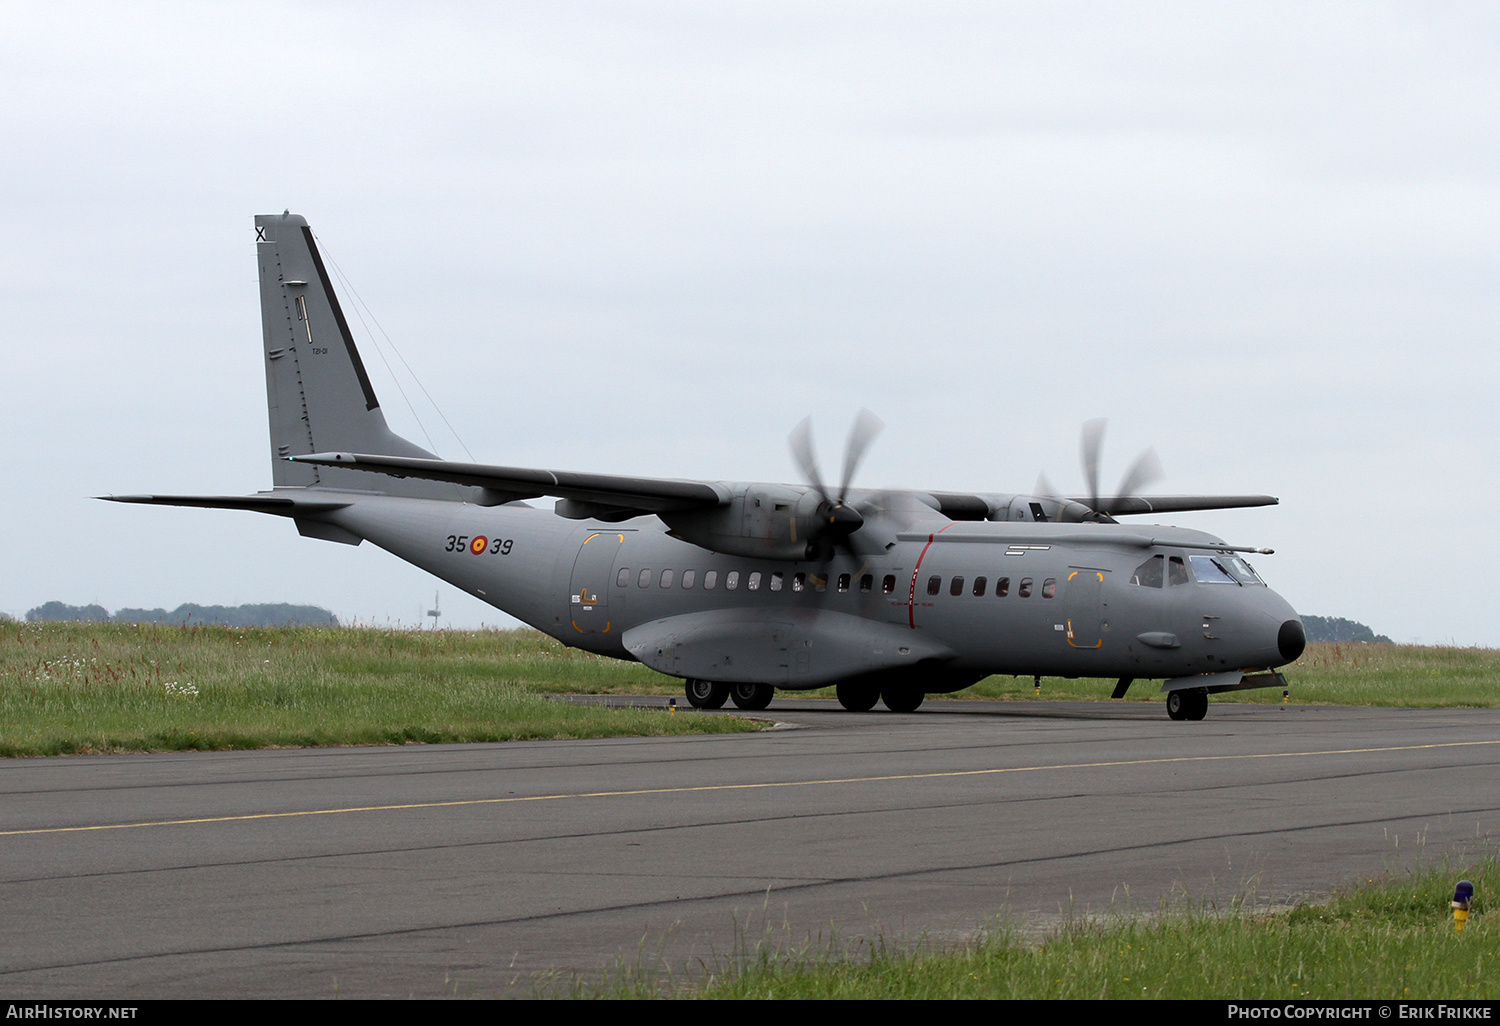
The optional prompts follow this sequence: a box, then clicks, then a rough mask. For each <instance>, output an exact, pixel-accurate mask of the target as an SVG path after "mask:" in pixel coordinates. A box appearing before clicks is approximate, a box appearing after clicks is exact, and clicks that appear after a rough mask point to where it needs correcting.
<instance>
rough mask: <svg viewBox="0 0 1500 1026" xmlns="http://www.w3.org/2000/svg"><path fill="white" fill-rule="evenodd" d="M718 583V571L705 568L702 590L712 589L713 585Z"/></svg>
mask: <svg viewBox="0 0 1500 1026" xmlns="http://www.w3.org/2000/svg"><path fill="white" fill-rule="evenodd" d="M718 583H719V571H717V570H705V571H704V573H703V590H704V591H713V590H714V585H716V584H718Z"/></svg>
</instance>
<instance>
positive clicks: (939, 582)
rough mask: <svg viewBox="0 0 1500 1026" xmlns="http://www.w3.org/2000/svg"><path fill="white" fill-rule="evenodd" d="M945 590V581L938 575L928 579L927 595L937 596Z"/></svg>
mask: <svg viewBox="0 0 1500 1026" xmlns="http://www.w3.org/2000/svg"><path fill="white" fill-rule="evenodd" d="M942 590H943V579H942V578H941V577H939V576H937V575H933V576H932V577H929V578H927V594H929V595H936V594H937V593H938V592H940V591H942Z"/></svg>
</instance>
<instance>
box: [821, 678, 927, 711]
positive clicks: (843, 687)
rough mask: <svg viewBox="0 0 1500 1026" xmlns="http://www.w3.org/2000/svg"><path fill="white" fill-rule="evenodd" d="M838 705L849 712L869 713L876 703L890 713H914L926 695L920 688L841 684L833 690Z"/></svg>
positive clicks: (892, 685)
mask: <svg viewBox="0 0 1500 1026" xmlns="http://www.w3.org/2000/svg"><path fill="white" fill-rule="evenodd" d="M834 692H835V693H836V694H837V695H838V698H839V705H841V706H843V707H844V708H845V709H848V710H849V711H850V712H869V711H870V710H871V709H873V708H875V703H876V702H884V703H885V707H886V708H887V709H889V710H890V711H891V712H916V711H917V707H918V706H920V705H921V704H922V699H924V698H926V697H927V696H926V694H925V693H924V692H923V691H922V689H921V688H920V687H915V686H912V685H909V684H908V685H902V684H891V685H887V686H886V687H883V688H877V687H873V686H871V685H869V684H851V683H843V684H839V685H838V686H836V687H835V688H834Z"/></svg>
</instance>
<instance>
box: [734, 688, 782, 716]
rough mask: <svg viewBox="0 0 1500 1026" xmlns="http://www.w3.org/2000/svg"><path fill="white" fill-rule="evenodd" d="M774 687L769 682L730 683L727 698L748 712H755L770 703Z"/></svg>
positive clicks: (774, 690) (774, 691)
mask: <svg viewBox="0 0 1500 1026" xmlns="http://www.w3.org/2000/svg"><path fill="white" fill-rule="evenodd" d="M775 693H776V689H775V688H773V687H771V685H769V684H731V685H729V698H730V701H732V702H734V704H735V705H737V706H739V707H740V708H741V709H744V710H746V711H748V712H756V711H758V710H760V709H764V708H765V707H766V706H768V705H770V704H771V696H772V695H774V694H775Z"/></svg>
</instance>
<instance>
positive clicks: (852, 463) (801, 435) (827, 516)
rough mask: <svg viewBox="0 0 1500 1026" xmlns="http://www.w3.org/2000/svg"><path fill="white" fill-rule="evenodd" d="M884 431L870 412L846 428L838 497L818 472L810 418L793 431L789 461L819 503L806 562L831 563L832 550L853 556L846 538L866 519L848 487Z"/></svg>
mask: <svg viewBox="0 0 1500 1026" xmlns="http://www.w3.org/2000/svg"><path fill="white" fill-rule="evenodd" d="M884 427H885V424H884V423H883V422H882V421H881V419H880V418H879V417H877V416H875V414H873V413H871V412H870V411H869V410H865V409H862V410H860V411H859V413H858V414H857V415H856V416H855V418H854V423H853V424H852V425H851V426H850V428H849V441H848V442H847V443H846V444H845V446H844V476H843V479H842V480H841V481H840V482H839V490H838V494H837V495H834V494H832V493H830V492H829V490H828V486H827V485H825V484H824V483H823V474H822V472H821V471H820V470H819V468H818V456H817V452H816V450H815V448H814V446H813V439H812V418H811V417H807V418H805V419H804V420H803V421H802V422H801V423H800V424H798V425H797V426H796V427H795V428H793V429H792V433H791V435H790V437H788V439H787V444H788V445H789V446H790V447H791V450H792V459H793V460H795V461H796V463H797V469H798V470H800V471H801V472H802V476H803V478H804V479H805V480H806V481H807V483H808V484H810V485H811V486H812V487H813V489H814V490H815V491H816V492H817V493H818V495H819V497H820V498H821V499H822V501H821V502H820V503H819V504H818V509H817V514H816V521H817V523H818V528H817V533H816V534H815V535H814V536H813V537H812V538H810V539H808V543H807V552H808V557H809V558H811V559H818V560H820V561H821V560H828V559H831V558H832V557H833V550H834V548H835V547H838V548H843V549H844V550H845V551H847V552H849V553H850V554H851V555H853V554H854V546H853V544H852V543H851V542H850V540H849V537H850V535H852V534H854V532H855V531H858V530H859V529H860V528H861V527H863V526H864V523H865V518H864V517H863V516H861V515H860V513H859V511H858V510H856V509H855V508H854V507H853V505H851V504H850V503H849V501H848V498H849V485H850V483H851V482H853V480H854V473H855V471H856V470H858V469H859V464H860V463H861V462H862V461H863V460H864V457H865V453H866V452H867V451H868V450H869V448H870V444H871V443H872V442H874V441H875V436H877V435H878V434H880V432H881V429H883V428H884Z"/></svg>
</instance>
